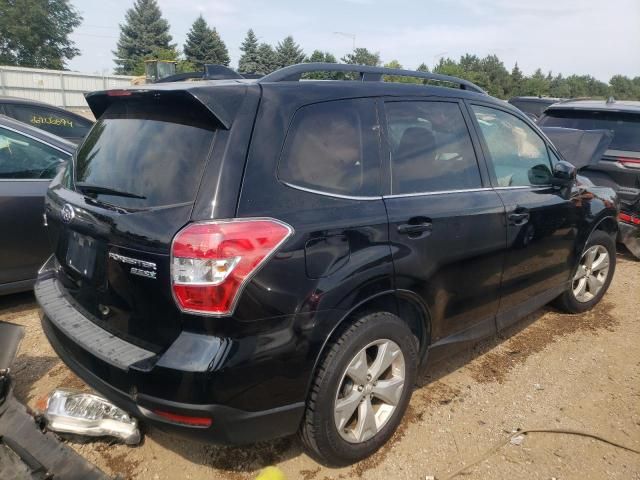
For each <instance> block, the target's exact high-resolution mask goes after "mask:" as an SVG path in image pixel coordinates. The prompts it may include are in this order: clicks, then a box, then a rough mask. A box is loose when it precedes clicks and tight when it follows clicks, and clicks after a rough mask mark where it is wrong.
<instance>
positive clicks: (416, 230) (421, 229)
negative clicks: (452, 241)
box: [398, 222, 431, 237]
mask: <svg viewBox="0 0 640 480" xmlns="http://www.w3.org/2000/svg"><path fill="white" fill-rule="evenodd" d="M425 232H429V233H430V232H431V222H422V223H415V224H413V223H404V224H402V225H398V233H403V234H406V235H409V236H410V237H415V236H419V235H420V234H422V233H425Z"/></svg>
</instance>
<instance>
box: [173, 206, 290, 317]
mask: <svg viewBox="0 0 640 480" xmlns="http://www.w3.org/2000/svg"><path fill="white" fill-rule="evenodd" d="M292 233H293V229H292V228H291V227H290V226H289V225H287V224H285V223H283V222H280V221H278V220H274V219H271V218H257V219H239V220H219V221H212V222H204V223H192V224H190V225H187V226H186V227H185V228H184V229H182V230H181V231H180V232H178V234H177V235H176V236H175V238H174V239H173V245H172V247H171V277H172V288H173V295H174V297H175V299H176V302H177V303H178V306H179V307H180V309H181V310H183V311H185V312H190V313H198V314H204V315H229V314H231V313H232V312H233V309H234V307H235V304H236V302H237V299H238V297H239V296H240V293H241V292H242V289H243V287H244V285H245V284H246V283H247V282H248V281H249V279H250V278H251V276H252V275H254V274H255V272H257V271H258V269H259V268H260V267H261V266H262V265H263V264H264V263H265V262H266V261H267V259H268V258H269V257H270V256H271V255H273V254H274V253H275V252H276V250H277V249H278V247H280V245H282V244H283V243H284V241H285V240H286V239H287V238H289V236H290V235H291V234H292Z"/></svg>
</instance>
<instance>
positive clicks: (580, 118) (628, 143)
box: [538, 109, 640, 152]
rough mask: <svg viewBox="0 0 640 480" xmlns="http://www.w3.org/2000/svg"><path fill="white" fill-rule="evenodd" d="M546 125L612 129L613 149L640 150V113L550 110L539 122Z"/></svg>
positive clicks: (585, 128) (584, 128)
mask: <svg viewBox="0 0 640 480" xmlns="http://www.w3.org/2000/svg"><path fill="white" fill-rule="evenodd" d="M538 124H539V125H540V126H544V127H564V128H577V129H579V130H611V131H612V132H613V140H612V141H611V146H610V147H609V148H611V149H612V150H626V151H632V152H640V115H637V114H636V115H634V114H632V113H623V112H597V111H595V112H594V111H580V110H555V109H554V110H548V111H547V112H546V113H545V116H544V117H543V118H542V119H541V120H540V122H539V123H538Z"/></svg>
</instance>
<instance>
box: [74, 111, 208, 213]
mask: <svg viewBox="0 0 640 480" xmlns="http://www.w3.org/2000/svg"><path fill="white" fill-rule="evenodd" d="M215 129H216V124H215V120H214V119H213V118H212V117H211V116H209V115H208V113H207V111H206V110H205V109H204V107H203V106H202V105H201V104H199V103H196V102H193V103H191V102H184V101H182V102H171V101H167V100H163V101H162V102H159V101H156V102H154V101H142V100H127V101H117V102H116V103H114V104H113V105H111V106H110V107H109V108H108V109H107V110H106V111H105V113H104V114H103V115H102V117H100V120H98V122H97V123H96V125H95V126H94V128H93V129H92V130H91V132H90V133H89V135H88V136H87V138H86V139H85V141H84V142H83V144H82V145H81V147H80V148H79V150H78V152H77V155H76V159H75V167H76V168H75V181H76V183H78V182H82V183H84V184H90V185H94V186H97V187H104V188H109V189H115V190H118V191H120V192H126V193H130V194H133V195H136V196H141V197H144V198H129V197H125V196H119V195H110V194H104V193H90V195H92V196H96V197H97V198H98V200H100V201H103V202H106V203H109V204H113V205H117V206H122V207H125V208H148V207H157V206H163V205H173V204H179V203H188V202H193V201H194V199H195V195H196V192H197V188H198V184H199V182H200V178H201V175H202V170H203V168H204V165H205V163H206V159H207V158H208V155H209V150H210V148H211V144H212V142H213V138H214V135H215Z"/></svg>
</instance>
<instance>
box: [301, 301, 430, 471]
mask: <svg viewBox="0 0 640 480" xmlns="http://www.w3.org/2000/svg"><path fill="white" fill-rule="evenodd" d="M383 339H387V340H391V341H393V342H395V343H396V344H397V346H398V347H399V348H400V350H401V352H402V354H403V356H404V365H405V369H404V374H405V379H404V384H403V387H402V393H401V395H400V399H399V401H398V403H397V404H396V408H395V410H394V411H393V413H392V414H391V416H390V417H389V419H388V420H387V423H386V424H384V426H382V428H380V430H379V431H378V432H377V433H376V434H375V435H374V436H373V437H371V438H369V439H368V440H365V441H362V442H361V443H350V442H348V441H346V440H345V439H344V438H343V437H342V436H341V435H340V433H339V432H338V428H337V427H336V423H335V420H334V408H335V401H336V394H337V391H338V387H339V386H340V385H339V384H340V383H341V381H342V378H343V375H344V373H345V370H346V369H347V367H348V365H349V363H350V362H351V360H352V359H353V358H354V357H355V356H356V355H357V354H358V352H360V351H361V350H362V349H363V348H365V346H367V345H369V344H370V343H371V342H375V341H377V340H383ZM417 365H418V345H417V340H416V338H415V337H414V335H413V334H412V332H411V330H410V329H409V327H408V326H407V324H406V323H405V322H403V321H402V320H401V319H400V318H398V317H397V316H396V315H393V314H391V313H388V312H379V313H371V314H368V315H365V316H363V317H361V318H359V319H358V320H357V321H355V322H354V323H353V324H351V325H350V326H349V327H348V328H346V329H345V330H344V331H343V333H342V334H341V335H340V336H339V337H338V339H337V340H335V342H334V343H333V344H332V345H330V346H329V347H328V350H327V353H326V354H325V355H324V358H323V359H322V361H321V363H320V366H319V368H318V370H317V372H316V376H315V378H314V380H313V383H312V386H311V391H310V394H309V397H308V399H307V408H306V411H305V415H304V418H303V421H302V425H301V427H300V437H301V439H302V442H303V444H304V446H305V447H306V450H307V453H308V454H309V455H310V456H312V457H313V458H315V459H316V460H317V461H319V462H320V463H322V464H324V465H327V466H333V467H339V466H345V465H350V464H352V463H355V462H357V461H359V460H362V459H364V458H366V457H368V456H369V455H371V454H373V453H374V452H375V451H376V450H378V449H379V448H380V447H381V446H382V445H384V444H385V443H386V442H387V441H388V440H389V438H391V436H392V435H393V433H394V432H395V430H396V428H397V427H398V425H399V424H400V421H401V420H402V417H403V415H404V413H405V411H406V409H407V406H408V404H409V400H410V398H411V393H412V390H413V386H414V384H415V379H416V372H417Z"/></svg>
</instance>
